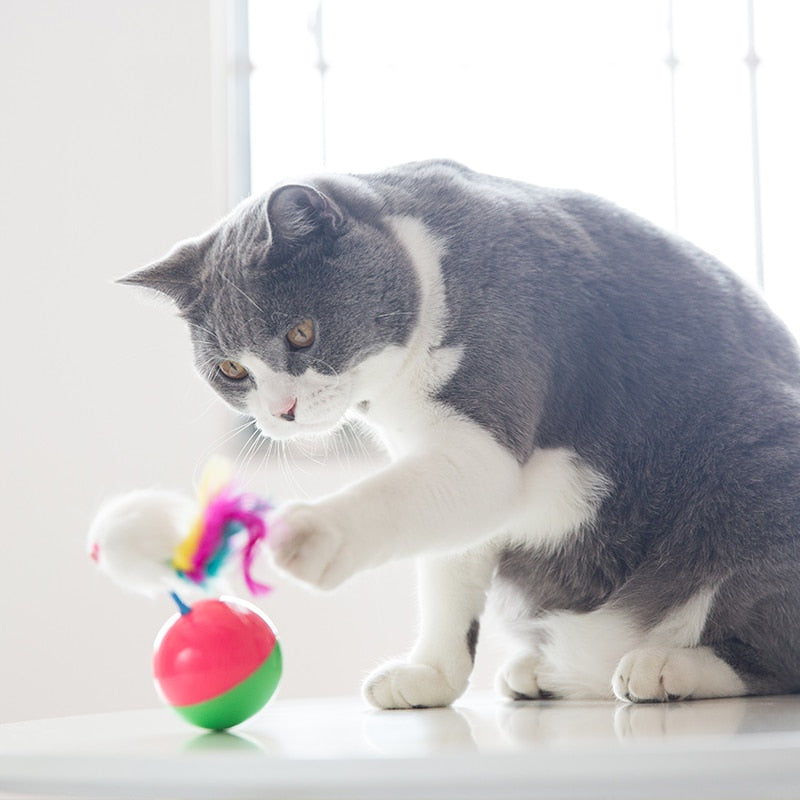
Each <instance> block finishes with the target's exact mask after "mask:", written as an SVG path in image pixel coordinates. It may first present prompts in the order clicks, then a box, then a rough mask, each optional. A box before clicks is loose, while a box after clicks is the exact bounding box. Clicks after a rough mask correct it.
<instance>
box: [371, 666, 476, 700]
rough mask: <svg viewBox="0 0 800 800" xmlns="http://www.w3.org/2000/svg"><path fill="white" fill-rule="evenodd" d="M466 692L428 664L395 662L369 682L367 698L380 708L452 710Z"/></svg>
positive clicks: (379, 670) (379, 671)
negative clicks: (442, 707)
mask: <svg viewBox="0 0 800 800" xmlns="http://www.w3.org/2000/svg"><path fill="white" fill-rule="evenodd" d="M464 688H466V687H461V688H454V687H453V686H452V685H451V684H450V683H448V681H447V679H446V678H445V676H444V674H443V673H442V672H441V671H440V670H438V669H436V668H435V667H432V666H429V665H428V664H410V663H407V662H404V661H392V662H390V663H388V664H384V665H383V666H382V667H380V668H378V669H377V670H375V672H373V673H372V675H370V676H369V678H367V680H366V682H365V683H364V688H363V694H364V698H365V699H366V700H367V702H368V703H370V704H371V705H373V706H375V707H376V708H385V709H389V708H439V707H441V706H449V705H450V704H451V703H452V702H453V701H454V700H456V699H457V698H458V697H459V696H460V695H461V693H462V692H463V691H464Z"/></svg>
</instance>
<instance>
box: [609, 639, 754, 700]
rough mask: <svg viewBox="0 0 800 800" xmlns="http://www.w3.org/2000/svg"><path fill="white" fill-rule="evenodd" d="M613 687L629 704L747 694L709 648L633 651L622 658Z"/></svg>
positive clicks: (617, 694) (727, 666)
mask: <svg viewBox="0 0 800 800" xmlns="http://www.w3.org/2000/svg"><path fill="white" fill-rule="evenodd" d="M611 685H612V688H613V690H614V694H615V695H616V696H617V697H618V698H619V699H620V700H626V701H628V702H630V703H662V702H666V701H669V700H684V699H686V698H690V697H692V698H708V697H734V696H738V695H741V694H743V693H744V691H745V686H744V684H743V683H742V681H741V679H740V678H739V676H738V675H737V674H736V673H735V672H734V670H733V669H731V667H730V666H729V665H728V664H726V663H725V662H724V661H723V660H722V659H721V658H719V657H717V656H716V655H715V654H714V653H713V652H712V651H711V649H710V648H708V647H695V648H691V647H684V648H659V647H645V648H641V649H639V650H632V651H631V652H630V653H628V654H627V655H625V656H623V657H622V660H621V661H620V662H619V665H618V666H617V669H616V671H615V673H614V677H613V678H612V682H611Z"/></svg>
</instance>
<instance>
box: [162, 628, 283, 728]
mask: <svg viewBox="0 0 800 800" xmlns="http://www.w3.org/2000/svg"><path fill="white" fill-rule="evenodd" d="M282 669H283V657H282V655H281V647H280V645H279V644H278V643H277V642H275V647H274V648H273V650H272V652H271V653H270V654H269V657H268V658H267V659H266V660H265V661H264V663H263V664H262V665H261V666H260V667H259V668H258V669H257V670H256V671H255V672H254V673H252V675H250V676H249V677H248V678H245V679H244V680H243V681H242V682H241V683H238V684H237V685H236V686H234V687H233V688H232V689H229V690H228V691H227V692H224V693H223V694H221V695H218V696H217V697H213V698H211V700H206V701H205V702H203V703H194V704H193V705H189V706H172V707H173V708H174V709H175V710H176V711H177V712H178V713H179V714H180V715H181V716H182V717H183V718H184V719H186V720H188V721H189V722H191V723H192V724H193V725H197V726H198V727H200V728H208V729H209V730H212V731H223V730H225V729H226V728H232V727H233V726H234V725H238V724H239V723H240V722H244V721H245V720H246V719H247V718H248V717H252V716H253V714H255V713H256V712H257V711H260V710H261V709H262V708H263V707H264V706H265V705H266V704H267V701H268V700H269V699H270V697H272V695H273V694H274V693H275V689H277V688H278V682H279V681H280V679H281V672H282Z"/></svg>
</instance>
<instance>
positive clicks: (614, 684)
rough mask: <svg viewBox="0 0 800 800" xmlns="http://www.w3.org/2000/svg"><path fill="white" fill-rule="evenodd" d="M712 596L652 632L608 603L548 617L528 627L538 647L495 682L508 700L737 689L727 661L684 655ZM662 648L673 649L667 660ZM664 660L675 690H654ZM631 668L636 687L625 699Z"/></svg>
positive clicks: (695, 600)
mask: <svg viewBox="0 0 800 800" xmlns="http://www.w3.org/2000/svg"><path fill="white" fill-rule="evenodd" d="M713 597H714V592H713V591H710V590H703V591H700V592H698V593H697V594H696V595H694V596H693V597H692V598H690V600H688V601H687V602H686V603H685V604H684V605H683V606H681V607H679V608H677V609H675V610H673V611H672V612H671V613H670V614H668V615H667V616H666V617H665V618H664V619H663V620H662V621H661V622H660V623H659V624H658V625H656V626H655V627H653V628H651V629H650V630H643V629H642V628H641V627H639V626H638V625H637V624H636V623H635V622H634V621H633V620H632V619H631V618H630V617H628V616H627V615H626V614H624V613H623V612H621V611H619V610H617V609H611V608H607V607H602V608H599V609H597V610H596V611H592V612H590V613H588V614H576V613H573V612H557V613H553V614H549V615H547V616H546V617H544V618H543V619H542V620H540V621H537V622H535V623H531V625H530V626H529V628H528V631H527V636H528V638H529V639H530V640H534V639H538V640H540V641H541V642H542V644H540V645H539V646H538V647H535V648H534V649H532V650H530V651H525V652H523V653H522V654H521V655H520V656H517V657H516V658H515V659H514V660H512V661H511V662H510V663H509V664H508V665H507V666H506V667H505V668H504V669H503V670H502V671H501V672H500V674H499V675H498V686H499V688H500V690H501V691H502V692H503V693H504V694H506V695H507V696H509V697H515V696H520V695H522V696H526V697H536V696H537V694H538V692H539V691H540V690H543V691H546V692H551V693H553V694H556V695H558V696H559V697H566V698H569V699H587V698H611V697H613V696H614V695H615V694H616V695H617V697H619V698H620V699H634V700H664V699H667V694H669V695H675V696H681V697H687V696H692V697H698V696H701V697H711V696H713V697H718V696H726V695H728V694H741V691H742V688H743V687H742V683H741V681H740V680H739V678H738V677H736V675H735V673H734V672H733V670H732V669H731V668H730V667H728V666H727V665H726V664H725V663H724V662H722V661H720V660H719V659H716V657H714V659H716V661H718V662H719V665H718V667H717V666H715V667H714V668H713V669H712V665H713V664H714V661H713V659H712V658H709V657H708V655H704V656H697V657H696V658H695V657H694V656H686V655H683V654H685V653H689V652H699V651H700V650H702V649H703V648H697V649H696V650H695V649H694V648H696V646H697V644H698V642H699V639H700V635H701V633H702V630H703V627H704V626H705V623H706V619H707V617H708V612H709V609H710V608H711V603H712V600H713ZM667 653H669V654H671V656H670V658H671V660H670V661H668V660H667V659H666V655H665V654H667ZM679 653H680V654H681V655H678V654H679ZM709 653H710V651H709ZM692 659H694V660H692ZM665 663H671V664H672V667H673V668H674V669H672V671H669V670H668V673H669V674H670V675H671V676H672V678H673V680H674V686H673V687H672V688H673V689H675V691H672V690H669V691H668V692H665V691H664V689H663V685H661V687H660V688H659V676H660V672H659V670H662V668H663V667H664V664H665ZM637 665H638V666H637ZM695 667H696V668H697V669H695V670H694V671H691V670H692V669H694V668H695ZM631 673H633V675H634V684H635V691H631V695H632V697H627V696H626V695H627V693H628V689H627V687H628V681H629V680H630V675H631ZM645 686H646V687H647V691H645ZM684 690H686V691H684ZM690 690H691V691H690ZM687 692H688V693H687ZM697 692H701V694H697Z"/></svg>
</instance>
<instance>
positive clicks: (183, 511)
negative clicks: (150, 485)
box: [89, 490, 196, 597]
mask: <svg viewBox="0 0 800 800" xmlns="http://www.w3.org/2000/svg"><path fill="white" fill-rule="evenodd" d="M194 514H196V510H195V507H194V504H193V503H192V501H191V500H189V499H188V498H186V497H183V496H182V495H179V494H175V493H173V492H164V491H155V490H142V491H136V492H130V493H128V494H124V495H120V496H119V497H115V498H113V499H112V500H110V501H108V502H107V503H105V504H104V505H103V506H102V507H101V508H100V510H99V511H98V513H97V515H96V516H95V519H94V521H93V522H92V526H91V528H90V529H89V552H90V554H92V557H93V558H94V559H95V560H96V562H97V565H98V567H99V568H100V569H101V570H102V571H103V572H105V573H106V574H107V575H108V576H109V577H110V578H111V579H112V580H113V581H115V582H116V583H118V584H119V585H120V586H122V587H124V588H126V589H129V590H131V591H134V592H140V593H141V594H145V595H148V596H150V597H154V596H156V595H158V594H162V593H164V592H165V591H168V590H170V589H173V588H176V587H177V586H179V585H182V584H181V583H180V579H179V578H178V577H177V575H176V574H175V571H174V570H173V569H172V567H171V561H172V557H173V553H174V551H175V547H176V546H177V545H178V543H179V542H180V541H181V539H183V537H184V536H185V535H186V532H187V531H188V530H189V526H190V524H191V521H192V518H193V516H194Z"/></svg>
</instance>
